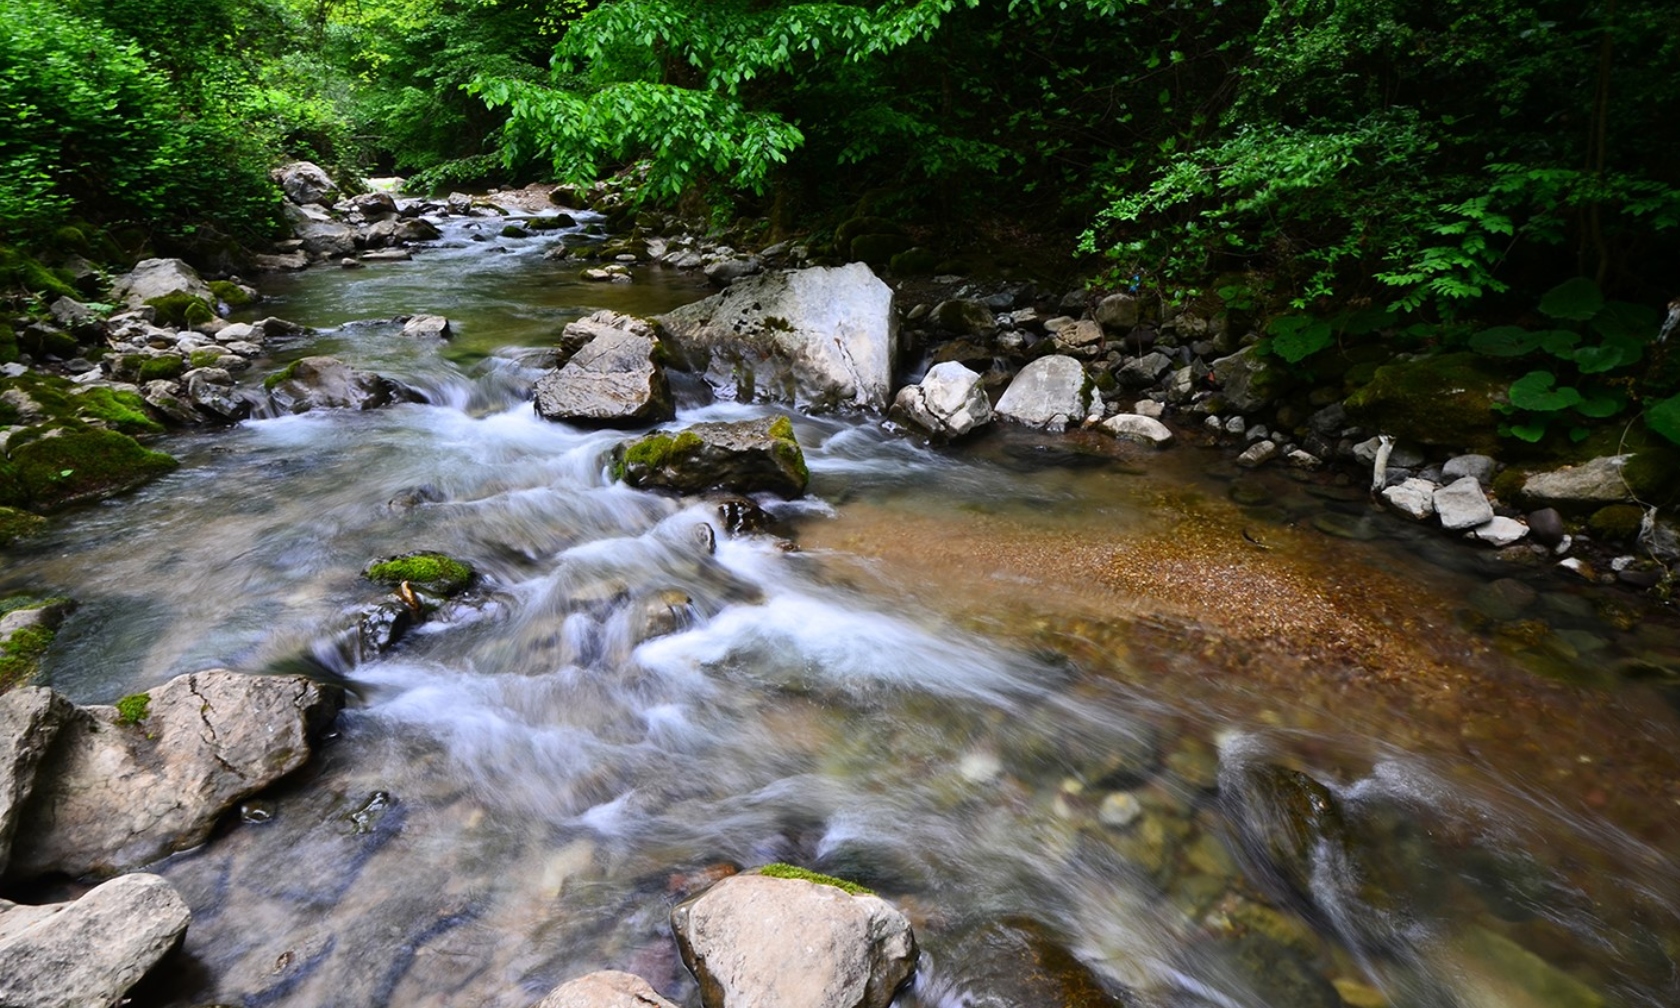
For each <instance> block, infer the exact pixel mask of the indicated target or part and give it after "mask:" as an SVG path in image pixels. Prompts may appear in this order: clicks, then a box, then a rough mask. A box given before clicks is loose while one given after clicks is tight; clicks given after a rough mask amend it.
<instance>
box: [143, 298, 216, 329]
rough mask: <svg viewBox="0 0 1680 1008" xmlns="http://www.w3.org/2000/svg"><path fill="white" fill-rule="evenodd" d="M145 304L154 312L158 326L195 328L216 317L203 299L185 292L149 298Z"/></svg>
mask: <svg viewBox="0 0 1680 1008" xmlns="http://www.w3.org/2000/svg"><path fill="white" fill-rule="evenodd" d="M146 303H147V304H149V305H151V306H152V308H153V309H154V310H156V312H157V322H158V325H172V326H195V325H201V324H203V323H205V322H208V321H210V320H211V319H213V318H215V317H216V313H215V312H214V311H212V310H211V308H210V305H209V304H207V303H206V302H205V300H204V299H203V298H201V297H196V296H194V295H192V294H188V293H187V292H186V291H176V292H175V293H173V294H165V295H164V296H163V297H155V298H149V299H147V301H146Z"/></svg>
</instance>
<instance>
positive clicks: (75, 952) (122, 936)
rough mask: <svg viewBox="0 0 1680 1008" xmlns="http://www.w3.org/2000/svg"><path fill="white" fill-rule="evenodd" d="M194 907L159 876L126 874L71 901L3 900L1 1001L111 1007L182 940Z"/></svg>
mask: <svg viewBox="0 0 1680 1008" xmlns="http://www.w3.org/2000/svg"><path fill="white" fill-rule="evenodd" d="M191 920H192V913H191V911H189V910H188V909H187V904H186V902H185V901H184V900H182V899H181V897H180V895H179V894H178V893H176V891H175V888H174V887H173V886H171V885H170V884H169V883H168V882H166V881H164V880H163V879H161V878H159V877H158V876H156V875H124V876H122V877H121V878H115V879H112V880H111V881H109V882H106V883H105V884H104V885H101V886H98V887H97V888H95V889H93V890H92V891H90V892H89V893H87V895H85V896H83V897H82V898H81V899H78V900H76V901H74V902H70V903H54V904H49V905H47V906H20V905H19V904H16V903H8V902H6V901H4V900H0V1004H3V1005H6V1006H7V1008H105V1006H108V1005H115V1004H118V1003H120V1002H122V1000H123V995H124V994H126V993H127V992H128V989H129V988H130V987H133V986H134V985H135V984H136V983H138V982H139V981H140V979H141V978H142V977H144V976H145V975H146V974H147V973H148V972H150V971H151V969H152V967H153V966H155V965H157V963H158V962H159V960H161V959H162V958H163V957H164V956H166V955H168V954H169V953H170V951H172V950H173V949H174V948H175V947H176V945H178V944H179V943H180V941H181V936H182V935H183V934H185V933H186V930H187V925H188V924H189V923H190V922H191Z"/></svg>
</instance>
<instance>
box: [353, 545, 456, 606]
mask: <svg viewBox="0 0 1680 1008" xmlns="http://www.w3.org/2000/svg"><path fill="white" fill-rule="evenodd" d="M362 576H363V577H365V578H367V579H368V580H369V581H377V582H379V583H380V584H387V585H393V586H395V585H400V584H402V583H403V582H404V581H406V582H408V583H409V584H410V585H412V586H413V587H415V588H418V589H420V590H421V591H425V592H429V593H431V594H433V595H444V596H449V595H458V594H460V593H461V592H463V591H465V590H466V589H467V586H468V585H470V584H472V579H473V569H472V566H471V565H470V564H468V563H466V562H464V561H461V560H456V559H455V558H454V557H449V556H445V555H444V554H442V553H425V552H421V553H405V554H403V555H402V556H394V557H387V558H386V559H384V560H379V561H375V562H374V563H371V564H369V565H368V567H367V569H366V570H364V571H363V572H362Z"/></svg>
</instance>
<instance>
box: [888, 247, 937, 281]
mask: <svg viewBox="0 0 1680 1008" xmlns="http://www.w3.org/2000/svg"><path fill="white" fill-rule="evenodd" d="M938 266H939V257H938V256H936V255H934V254H933V253H932V252H930V251H928V250H927V249H925V248H913V249H907V250H906V251H903V252H900V253H898V254H897V255H895V256H893V257H892V263H891V267H892V271H893V272H894V273H897V274H899V275H900V276H925V275H927V274H929V273H932V272H933V271H934V270H935V269H937V268H938Z"/></svg>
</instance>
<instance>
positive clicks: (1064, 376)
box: [994, 354, 1089, 428]
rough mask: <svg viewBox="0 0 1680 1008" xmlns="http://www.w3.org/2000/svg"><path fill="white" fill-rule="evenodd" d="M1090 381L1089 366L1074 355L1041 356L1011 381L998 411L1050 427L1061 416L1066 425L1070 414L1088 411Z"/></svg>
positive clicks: (1016, 420)
mask: <svg viewBox="0 0 1680 1008" xmlns="http://www.w3.org/2000/svg"><path fill="white" fill-rule="evenodd" d="M1087 385H1088V383H1087V381H1086V378H1085V368H1084V367H1083V366H1081V365H1080V363H1079V362H1078V361H1076V360H1074V359H1073V358H1072V357H1067V356H1063V355H1061V354H1052V355H1050V356H1048V357H1040V358H1039V359H1038V360H1035V361H1033V362H1032V363H1031V364H1028V365H1027V366H1026V367H1024V368H1022V369H1021V372H1020V373H1019V374H1017V375H1016V376H1015V380H1014V381H1012V382H1010V383H1009V388H1008V389H1006V390H1005V391H1004V393H1003V396H1002V397H1001V398H999V399H998V404H997V408H996V409H995V410H994V412H995V413H996V414H997V415H998V416H1000V417H1003V418H1004V419H1005V420H1013V421H1015V422H1016V423H1021V424H1027V425H1029V426H1033V427H1047V428H1053V427H1054V426H1055V424H1056V420H1057V417H1058V416H1059V417H1060V418H1061V423H1062V425H1063V426H1066V424H1067V419H1068V417H1082V416H1084V415H1085V404H1086V401H1087V397H1088V396H1089V389H1088V388H1087Z"/></svg>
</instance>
